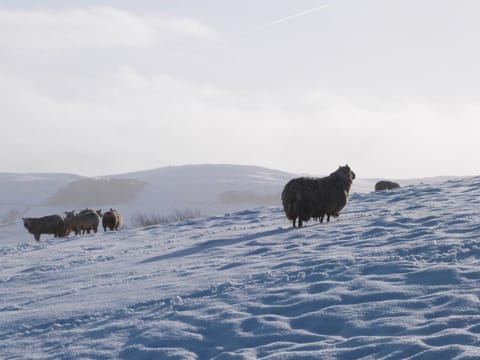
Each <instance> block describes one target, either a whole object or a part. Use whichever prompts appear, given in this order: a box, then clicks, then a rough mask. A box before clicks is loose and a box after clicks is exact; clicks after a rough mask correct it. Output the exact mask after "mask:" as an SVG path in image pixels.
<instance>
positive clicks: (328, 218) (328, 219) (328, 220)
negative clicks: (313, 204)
mask: <svg viewBox="0 0 480 360" xmlns="http://www.w3.org/2000/svg"><path fill="white" fill-rule="evenodd" d="M328 222H330V214H327V223H328Z"/></svg>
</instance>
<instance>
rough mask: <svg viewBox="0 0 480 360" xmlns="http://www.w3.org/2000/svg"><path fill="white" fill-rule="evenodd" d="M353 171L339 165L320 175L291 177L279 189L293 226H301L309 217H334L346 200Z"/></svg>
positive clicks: (352, 178) (321, 218)
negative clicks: (331, 170)
mask: <svg viewBox="0 0 480 360" xmlns="http://www.w3.org/2000/svg"><path fill="white" fill-rule="evenodd" d="M354 179H355V173H354V172H353V171H352V170H351V169H350V167H349V166H348V165H345V166H340V167H339V168H338V169H337V170H336V171H335V172H333V173H331V174H330V175H329V176H326V177H323V178H308V177H300V178H296V179H292V180H290V181H289V182H288V183H287V184H286V185H285V188H284V189H283V192H282V204H283V209H284V211H285V214H286V216H287V218H288V219H289V220H292V222H293V226H294V227H295V226H296V220H297V219H298V227H302V224H303V221H308V220H310V219H311V218H312V217H313V218H318V219H319V220H320V222H323V219H324V217H325V215H327V222H329V221H330V216H334V217H337V216H339V214H340V211H341V210H342V209H343V208H344V207H345V205H346V204H347V201H348V196H349V193H350V188H351V186H352V181H353V180H354Z"/></svg>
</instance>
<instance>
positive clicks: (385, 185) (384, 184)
mask: <svg viewBox="0 0 480 360" xmlns="http://www.w3.org/2000/svg"><path fill="white" fill-rule="evenodd" d="M399 187H400V184H398V183H396V182H393V181H388V180H381V181H379V182H377V183H376V184H375V191H381V190H393V189H398V188H399Z"/></svg>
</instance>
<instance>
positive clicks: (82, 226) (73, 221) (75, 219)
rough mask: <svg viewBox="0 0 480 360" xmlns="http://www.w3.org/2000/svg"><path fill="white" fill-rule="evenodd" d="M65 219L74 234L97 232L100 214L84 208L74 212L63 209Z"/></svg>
mask: <svg viewBox="0 0 480 360" xmlns="http://www.w3.org/2000/svg"><path fill="white" fill-rule="evenodd" d="M65 215H66V218H65V219H66V221H67V222H68V224H69V226H70V228H71V229H72V231H74V232H75V235H78V234H80V233H85V232H87V233H88V234H90V231H91V230H93V232H95V233H96V232H97V230H98V224H99V223H100V216H99V214H98V211H95V210H90V209H85V210H82V211H81V212H80V213H78V214H75V211H65Z"/></svg>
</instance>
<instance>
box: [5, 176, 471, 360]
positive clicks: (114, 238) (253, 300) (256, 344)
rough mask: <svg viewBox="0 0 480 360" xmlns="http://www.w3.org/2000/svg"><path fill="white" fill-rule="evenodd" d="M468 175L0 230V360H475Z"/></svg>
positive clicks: (469, 183)
mask: <svg viewBox="0 0 480 360" xmlns="http://www.w3.org/2000/svg"><path fill="white" fill-rule="evenodd" d="M479 205H480V177H473V178H463V179H453V180H449V181H444V182H442V183H436V184H420V185H410V186H405V187H402V188H400V189H397V190H395V191H385V192H377V193H374V192H371V193H358V192H356V193H353V194H352V196H351V199H350V202H349V204H348V205H347V207H346V209H345V211H344V212H343V213H342V214H341V215H340V217H339V218H337V219H335V220H334V221H332V222H330V223H328V224H318V223H313V222H308V223H307V226H306V227H304V228H301V229H294V228H292V227H291V226H290V224H289V223H288V221H287V219H286V218H285V216H284V214H283V210H282V209H281V208H279V207H264V208H255V209H253V208H252V209H248V210H244V211H239V212H232V213H228V214H225V215H222V216H210V217H204V218H200V219H196V220H190V221H187V222H182V223H174V224H169V225H158V226H151V227H146V228H130V229H124V230H122V231H119V232H108V233H98V234H91V235H84V236H70V237H68V238H63V239H54V238H51V237H48V236H45V237H42V240H41V241H40V242H38V243H37V242H35V241H34V240H33V236H32V235H30V234H27V233H26V232H25V231H22V232H20V231H18V229H16V228H12V229H11V228H2V229H1V232H0V241H1V243H2V246H1V248H0V282H1V288H2V295H1V296H0V358H2V359H436V360H437V359H478V358H480V346H479V344H480V298H479V295H480V261H479V259H480V222H479V220H478V219H479V217H478V209H479Z"/></svg>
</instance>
